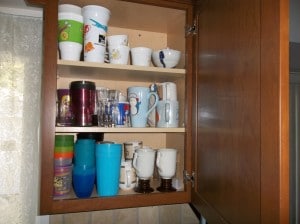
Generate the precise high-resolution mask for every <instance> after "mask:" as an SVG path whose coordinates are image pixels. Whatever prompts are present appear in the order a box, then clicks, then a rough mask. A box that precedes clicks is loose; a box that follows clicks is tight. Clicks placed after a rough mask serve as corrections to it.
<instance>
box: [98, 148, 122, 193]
mask: <svg viewBox="0 0 300 224" xmlns="http://www.w3.org/2000/svg"><path fill="white" fill-rule="evenodd" d="M121 157H122V145H121V144H114V143H97V144H96V175H97V177H96V178H97V193H98V195H99V196H114V195H117V194H118V191H119V179H120V169H121Z"/></svg>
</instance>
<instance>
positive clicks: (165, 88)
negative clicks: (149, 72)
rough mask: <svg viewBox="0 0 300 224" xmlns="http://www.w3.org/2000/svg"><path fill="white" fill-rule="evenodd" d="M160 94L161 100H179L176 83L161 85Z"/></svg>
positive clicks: (163, 83)
mask: <svg viewBox="0 0 300 224" xmlns="http://www.w3.org/2000/svg"><path fill="white" fill-rule="evenodd" d="M158 92H159V96H160V99H161V100H177V87H176V84H175V83H174V82H162V83H159V84H158Z"/></svg>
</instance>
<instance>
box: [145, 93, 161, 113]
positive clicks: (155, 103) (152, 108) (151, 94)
mask: <svg viewBox="0 0 300 224" xmlns="http://www.w3.org/2000/svg"><path fill="white" fill-rule="evenodd" d="M151 96H155V102H154V104H153V105H152V107H151V108H150V109H149V110H148V111H147V117H148V115H149V114H150V112H151V111H152V110H154V108H155V107H156V105H157V103H158V99H159V98H158V95H157V93H156V92H150V93H149V95H148V99H150V97H151Z"/></svg>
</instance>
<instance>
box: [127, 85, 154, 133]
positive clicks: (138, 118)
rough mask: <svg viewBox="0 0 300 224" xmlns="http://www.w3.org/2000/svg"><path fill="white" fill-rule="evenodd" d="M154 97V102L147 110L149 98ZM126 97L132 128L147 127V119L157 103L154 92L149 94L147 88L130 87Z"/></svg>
mask: <svg viewBox="0 0 300 224" xmlns="http://www.w3.org/2000/svg"><path fill="white" fill-rule="evenodd" d="M151 96H153V97H155V101H154V103H153V104H152V106H151V107H150V108H149V102H150V97H151ZM127 97H128V101H129V105H130V121H131V126H132V127H134V128H144V127H146V125H147V119H148V116H149V114H150V112H151V111H153V110H154V109H155V107H156V104H157V102H158V95H157V93H156V92H150V89H149V88H148V87H143V86H132V87H129V88H128V89H127Z"/></svg>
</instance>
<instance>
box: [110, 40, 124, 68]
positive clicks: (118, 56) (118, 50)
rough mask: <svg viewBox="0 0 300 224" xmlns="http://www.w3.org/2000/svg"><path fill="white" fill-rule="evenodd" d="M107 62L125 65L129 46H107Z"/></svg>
mask: <svg viewBox="0 0 300 224" xmlns="http://www.w3.org/2000/svg"><path fill="white" fill-rule="evenodd" d="M108 53H109V63H110V64H120V65H127V62H128V57H129V47H128V46H124V45H112V46H108Z"/></svg>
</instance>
